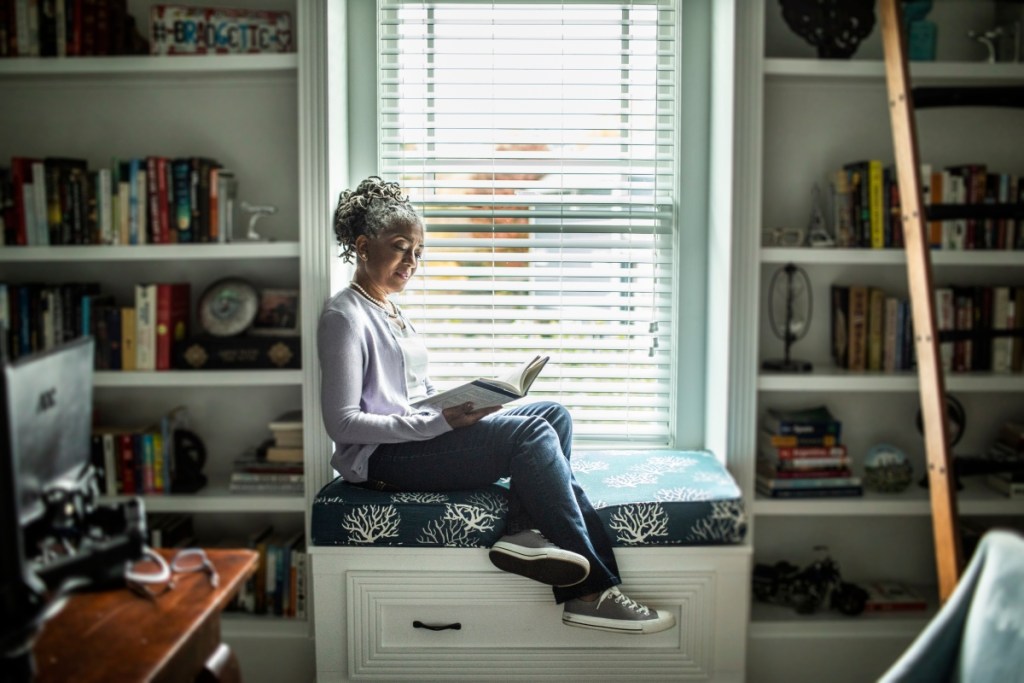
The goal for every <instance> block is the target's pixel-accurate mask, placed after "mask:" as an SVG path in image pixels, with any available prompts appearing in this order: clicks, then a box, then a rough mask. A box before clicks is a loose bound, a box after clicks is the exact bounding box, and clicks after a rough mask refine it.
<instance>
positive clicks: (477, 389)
mask: <svg viewBox="0 0 1024 683" xmlns="http://www.w3.org/2000/svg"><path fill="white" fill-rule="evenodd" d="M517 398H521V396H519V395H518V394H516V393H515V392H512V391H507V390H505V389H503V388H501V387H499V386H496V385H493V384H488V383H487V380H475V381H473V382H469V383H468V384H463V385H461V386H458V387H455V388H454V389H448V390H447V391H442V392H440V393H438V394H434V395H433V396H427V397H426V398H422V399H420V400H419V401H416V402H415V403H412V404H411V405H412V407H413V408H434V409H435V410H438V411H441V410H444V409H445V408H450V407H451V406H457V405H462V404H463V403H466V402H469V403H472V404H473V408H474V409H475V410H479V409H480V408H489V407H491V406H500V405H504V404H505V403H508V402H509V401H513V400H515V399H517Z"/></svg>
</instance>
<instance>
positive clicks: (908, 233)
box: [880, 0, 1024, 602]
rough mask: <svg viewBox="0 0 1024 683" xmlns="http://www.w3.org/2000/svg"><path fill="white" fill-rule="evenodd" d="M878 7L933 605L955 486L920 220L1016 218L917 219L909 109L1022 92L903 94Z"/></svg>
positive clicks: (952, 562) (983, 209)
mask: <svg viewBox="0 0 1024 683" xmlns="http://www.w3.org/2000/svg"><path fill="white" fill-rule="evenodd" d="M880 8H881V15H882V16H881V23H882V43H883V47H884V50H885V77H886V85H887V89H888V99H889V116H890V119H891V122H892V136H893V147H894V150H895V157H896V172H897V178H898V182H899V192H900V212H901V220H902V222H903V234H904V245H905V249H906V258H907V277H908V279H909V285H910V287H909V288H910V302H911V311H912V316H913V325H914V348H915V350H916V352H917V373H918V380H919V390H920V400H921V415H922V422H923V423H924V441H925V452H926V455H927V462H928V486H929V492H930V496H931V509H932V534H933V536H934V540H935V562H936V567H937V569H938V578H939V599H940V600H941V601H942V602H945V601H946V599H947V598H948V597H949V595H950V594H951V593H952V592H953V589H954V588H955V587H956V584H957V581H958V580H959V578H960V572H961V570H962V569H963V554H962V550H961V547H960V534H959V530H958V528H957V500H956V491H955V488H956V484H955V477H954V476H953V472H952V461H951V459H950V452H949V450H950V445H949V430H948V423H947V406H946V388H945V383H944V380H943V375H942V365H941V363H940V356H939V342H940V338H939V337H940V335H939V334H938V333H937V330H936V325H935V297H934V290H933V289H932V271H931V255H930V251H929V244H928V238H927V232H926V228H925V226H926V221H928V220H950V219H956V218H1019V217H1021V213H1020V206H1019V205H1013V204H989V205H976V204H975V205H966V204H964V205H952V204H946V205H932V206H929V207H928V208H927V215H925V213H926V212H925V209H924V206H923V201H922V195H921V178H920V172H921V171H920V169H921V165H920V160H919V156H918V148H917V131H916V128H915V125H914V109H915V106H916V107H917V108H918V109H922V108H925V107H952V106H986V107H993V106H994V107H1018V108H1020V107H1024V88H1022V87H1018V86H1013V87H984V86H982V87H936V88H915V89H913V90H911V88H910V78H909V69H908V67H907V56H906V45H905V38H904V31H903V29H902V26H903V18H902V16H901V11H900V0H881V2H880ZM915 101H916V103H915Z"/></svg>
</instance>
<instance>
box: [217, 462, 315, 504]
mask: <svg viewBox="0 0 1024 683" xmlns="http://www.w3.org/2000/svg"><path fill="white" fill-rule="evenodd" d="M229 488H230V490H231V493H246V494H261V495H263V494H287V495H302V494H303V493H304V492H305V490H306V489H305V477H303V474H302V463H286V462H285V463H279V462H268V461H266V460H263V459H261V458H259V457H256V456H255V455H247V456H245V457H243V458H239V459H238V460H236V461H235V462H234V464H233V466H232V470H231V483H230V485H229Z"/></svg>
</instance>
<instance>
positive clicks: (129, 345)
mask: <svg viewBox="0 0 1024 683" xmlns="http://www.w3.org/2000/svg"><path fill="white" fill-rule="evenodd" d="M135 325H136V322H135V309H134V308H132V307H130V306H122V307H121V369H122V370H126V371H132V370H137V369H138V362H137V359H138V348H137V347H136V344H137V339H136V336H135V335H136V329H135Z"/></svg>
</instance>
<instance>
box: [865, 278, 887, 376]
mask: <svg viewBox="0 0 1024 683" xmlns="http://www.w3.org/2000/svg"><path fill="white" fill-rule="evenodd" d="M884 326H885V292H884V291H882V290H881V289H879V288H877V287H871V288H870V289H869V290H868V331H867V337H868V349H867V354H868V362H867V369H868V370H871V371H875V372H878V371H881V370H882V363H883V355H884V354H883V348H884V347H883V345H884V343H885V336H884V335H885V332H884Z"/></svg>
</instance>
